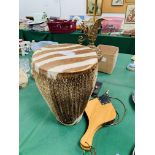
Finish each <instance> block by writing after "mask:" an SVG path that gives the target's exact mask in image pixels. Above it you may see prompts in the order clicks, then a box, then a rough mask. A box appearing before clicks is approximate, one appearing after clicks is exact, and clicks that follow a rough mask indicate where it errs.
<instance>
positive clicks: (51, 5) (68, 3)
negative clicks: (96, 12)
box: [19, 0, 125, 18]
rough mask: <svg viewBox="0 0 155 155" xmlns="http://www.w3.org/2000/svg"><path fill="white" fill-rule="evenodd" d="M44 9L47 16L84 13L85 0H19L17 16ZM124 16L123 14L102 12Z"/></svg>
mask: <svg viewBox="0 0 155 155" xmlns="http://www.w3.org/2000/svg"><path fill="white" fill-rule="evenodd" d="M43 11H45V12H46V13H47V15H48V16H56V17H60V16H61V17H69V16H70V15H86V0H19V18H24V17H25V16H32V14H33V13H36V12H43ZM103 16H104V17H107V16H115V17H116V16H117V17H124V16H125V15H124V14H110V13H109V14H103Z"/></svg>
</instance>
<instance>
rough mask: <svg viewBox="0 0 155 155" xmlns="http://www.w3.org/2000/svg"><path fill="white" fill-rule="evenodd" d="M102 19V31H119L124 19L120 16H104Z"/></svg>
mask: <svg viewBox="0 0 155 155" xmlns="http://www.w3.org/2000/svg"><path fill="white" fill-rule="evenodd" d="M104 19H105V20H103V21H102V32H103V33H109V32H119V31H120V29H121V27H122V24H123V21H124V18H120V17H106V18H104Z"/></svg>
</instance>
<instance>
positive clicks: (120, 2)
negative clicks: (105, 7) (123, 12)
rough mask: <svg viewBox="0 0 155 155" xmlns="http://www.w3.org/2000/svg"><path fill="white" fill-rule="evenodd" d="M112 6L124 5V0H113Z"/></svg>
mask: <svg viewBox="0 0 155 155" xmlns="http://www.w3.org/2000/svg"><path fill="white" fill-rule="evenodd" d="M111 5H112V6H123V5H124V0H112V4H111Z"/></svg>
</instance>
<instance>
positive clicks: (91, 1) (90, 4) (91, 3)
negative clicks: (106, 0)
mask: <svg viewBox="0 0 155 155" xmlns="http://www.w3.org/2000/svg"><path fill="white" fill-rule="evenodd" d="M102 4H103V0H97V9H96V16H101V15H102ZM86 7H87V8H86V13H87V15H88V16H93V15H94V8H95V0H87V4H86Z"/></svg>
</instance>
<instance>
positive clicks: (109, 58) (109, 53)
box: [97, 45, 119, 74]
mask: <svg viewBox="0 0 155 155" xmlns="http://www.w3.org/2000/svg"><path fill="white" fill-rule="evenodd" d="M97 48H99V49H100V50H101V54H102V56H103V58H102V60H101V61H100V62H99V65H98V71H99V72H104V73H108V74H111V73H112V72H113V70H114V68H115V65H116V62H117V57H118V52H119V48H118V47H116V46H110V45H98V46H97Z"/></svg>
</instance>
